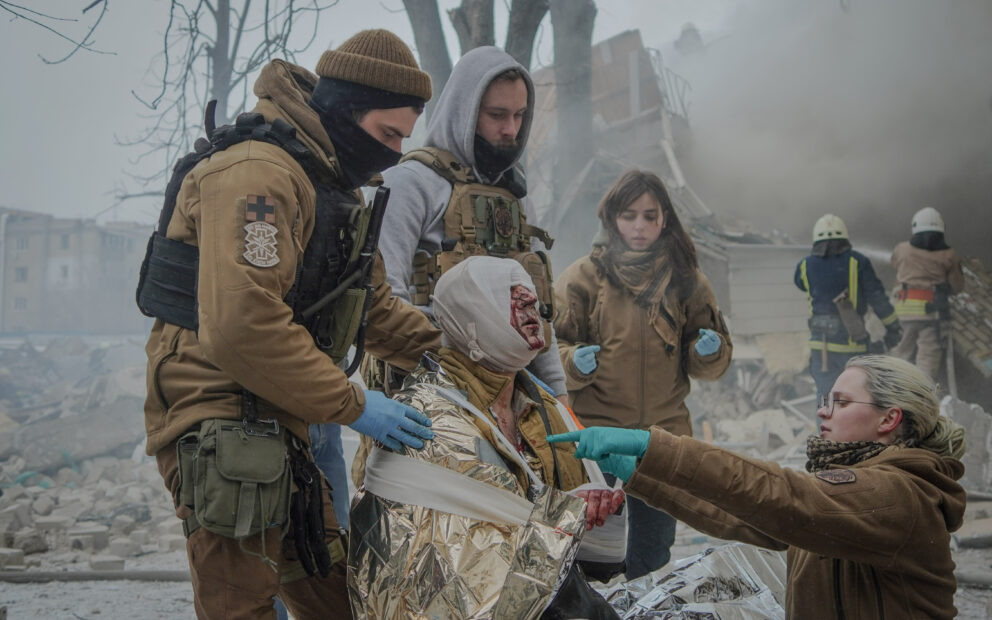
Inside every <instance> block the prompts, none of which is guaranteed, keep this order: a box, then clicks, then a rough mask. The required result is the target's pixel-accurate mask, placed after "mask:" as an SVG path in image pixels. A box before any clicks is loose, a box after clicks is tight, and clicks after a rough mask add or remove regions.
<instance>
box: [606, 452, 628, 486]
mask: <svg viewBox="0 0 992 620" xmlns="http://www.w3.org/2000/svg"><path fill="white" fill-rule="evenodd" d="M599 469H600V471H602V472H603V473H604V474H613V475H614V476H616V477H617V478H619V479H620V480H623V481H624V482H627V481H628V480H630V477H631V476H633V475H634V470H635V469H637V457H636V456H630V455H629V454H611V455H609V456H608V457H606V458H605V459H603V460H602V461H600V462H599Z"/></svg>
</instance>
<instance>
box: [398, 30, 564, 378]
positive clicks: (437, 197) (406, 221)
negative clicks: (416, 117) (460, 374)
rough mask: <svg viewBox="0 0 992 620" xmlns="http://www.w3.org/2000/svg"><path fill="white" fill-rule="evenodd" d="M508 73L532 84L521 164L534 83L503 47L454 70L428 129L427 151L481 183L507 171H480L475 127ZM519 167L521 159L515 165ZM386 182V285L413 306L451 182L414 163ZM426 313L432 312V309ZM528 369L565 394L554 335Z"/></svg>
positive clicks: (528, 210)
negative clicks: (417, 259)
mask: <svg viewBox="0 0 992 620" xmlns="http://www.w3.org/2000/svg"><path fill="white" fill-rule="evenodd" d="M508 69H518V70H519V71H520V72H521V73H522V74H523V76H524V81H525V82H526V83H527V112H526V113H525V114H524V120H523V123H522V124H521V125H520V132H519V133H518V134H517V140H518V142H519V143H520V145H521V148H520V152H519V153H518V154H517V159H519V157H520V155H521V154H522V153H523V147H524V146H526V144H527V136H528V134H529V133H530V127H531V123H532V121H533V119H534V84H533V82H531V79H530V75H529V74H528V73H527V70H526V69H524V67H523V66H522V65H521V64H520V63H518V62H517V61H516V60H514V59H513V57H512V56H510V55H509V54H507V53H506V52H504V51H503V50H501V49H500V48H498V47H493V46H487V47H478V48H475V49H473V50H471V51H470V52H469V53H467V54H465V55H464V56H462V58H461V59H460V60H459V61H458V63H457V64H455V67H454V69H452V71H451V77H449V78H448V83H447V84H445V86H444V90H443V91H442V92H441V96H440V97H439V99H438V102H437V107H436V108H435V109H434V114H433V116H432V117H431V120H430V123H428V125H427V138H426V140H425V141H424V146H432V147H437V148H440V149H444V150H446V151H449V152H451V153H452V154H453V155H454V156H455V157H456V158H457V159H458V160H459V161H460V162H461V163H463V164H465V165H468V166H471V167H472V170H473V171H474V172H475V176H476V178H478V179H480V180H482V181H483V182H486V183H496V182H498V181H499V179H500V177H502V173H500V175H499V176H498V177H497V178H495V179H487V178H485V177H484V176H483V175H482V174H481V173H480V172H479V170H478V169H477V168H476V162H475V127H476V124H477V122H478V116H479V105H480V103H481V102H482V95H483V94H484V93H485V92H486V88H487V87H488V86H489V83H490V82H491V81H492V79H493V78H494V77H496V76H497V75H499V74H500V73H503V72H504V71H507V70H508ZM515 164H516V161H514V162H513V165H515ZM508 169H509V167H508V168H507V170H508ZM504 172H505V171H504ZM382 176H383V179H384V181H385V185H386V187H389V188H390V190H391V193H390V198H389V208H388V209H386V215H385V218H384V219H383V224H382V236H381V237H380V239H379V250H380V251H381V252H382V258H383V260H384V261H385V264H386V280H387V281H388V282H389V284H390V285H391V286H392V287H393V294H394V295H396V296H397V297H400V298H401V299H403V300H405V301H407V302H409V301H410V300H411V299H412V291H413V257H414V254H416V252H417V251H418V250H424V251H426V252H427V253H428V254H430V255H432V256H433V255H435V254H437V253H438V252H440V251H441V241H442V240H443V239H444V212H445V210H446V208H447V206H448V200H450V198H451V184H450V183H449V182H448V181H447V180H446V179H445V178H444V177H442V176H441V175H439V174H437V173H436V172H434V171H433V170H431V169H430V168H428V167H427V166H425V165H423V164H421V163H420V162H416V161H407V162H403V163H402V164H399V165H398V166H395V167H393V168H390V169H388V170H386V171H385V172H383V173H382ZM522 202H523V208H524V213H525V214H526V215H527V219H528V220H530V221H535V215H534V212H533V208H532V207H531V204H530V202H529V201H527V200H526V199H525V200H523V201H522ZM532 243H533V244H534V249H544V247H543V244H542V243H541V242H540V241H537V240H534V241H533V242H532ZM424 310H425V311H426V312H428V313H431V308H430V307H426V308H424ZM530 368H531V370H532V371H533V372H534V374H535V375H537V377H538V378H539V379H541V380H542V381H543V382H545V383H546V384H548V385H549V386H550V387H551V390H552V391H553V392H554V393H555V394H565V393H566V388H565V372H564V370H562V367H561V359H560V358H559V357H558V342H557V339H556V338H555V337H554V335H553V334H552V339H551V347H550V348H549V349H548V351H546V352H544V353H542V354H540V355H538V356H537V358H535V359H534V362H533V363H532V364H531V366H530Z"/></svg>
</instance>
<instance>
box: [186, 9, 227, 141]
mask: <svg viewBox="0 0 992 620" xmlns="http://www.w3.org/2000/svg"><path fill="white" fill-rule="evenodd" d="M214 15H215V16H216V20H217V39H216V40H215V41H214V45H213V47H211V48H210V63H211V64H212V65H213V73H212V75H211V78H212V83H211V86H210V94H211V96H212V97H211V98H213V99H216V100H217V111H216V114H217V116H216V118H217V126H218V127H219V126H220V125H223V124H225V123H227V122H228V117H227V115H228V109H227V105H228V95H229V94H230V92H231V79H232V76H233V74H234V62H233V60H232V59H231V58H230V57H229V56H228V53H229V48H230V46H231V2H230V0H218V2H217V11H216V13H214ZM189 70H191V68H190V69H189Z"/></svg>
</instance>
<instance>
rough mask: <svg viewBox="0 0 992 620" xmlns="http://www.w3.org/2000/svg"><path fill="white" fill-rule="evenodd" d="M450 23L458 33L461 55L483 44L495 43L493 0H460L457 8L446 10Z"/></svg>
mask: <svg viewBox="0 0 992 620" xmlns="http://www.w3.org/2000/svg"><path fill="white" fill-rule="evenodd" d="M448 18H449V19H450V20H451V25H452V26H454V27H455V33H456V34H457V35H458V44H459V46H460V47H461V55H462V56H464V55H465V53H466V52H468V51H469V50H471V49H475V48H477V47H482V46H483V45H495V44H496V33H495V26H494V24H493V0H462V3H461V5H460V6H458V7H457V8H454V9H451V10H450V11H448Z"/></svg>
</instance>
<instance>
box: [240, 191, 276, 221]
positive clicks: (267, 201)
mask: <svg viewBox="0 0 992 620" xmlns="http://www.w3.org/2000/svg"><path fill="white" fill-rule="evenodd" d="M245 220H247V221H249V222H265V223H266V224H275V223H276V201H275V200H274V199H272V198H270V197H269V196H259V195H257V194H248V196H247V197H246V198H245Z"/></svg>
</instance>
